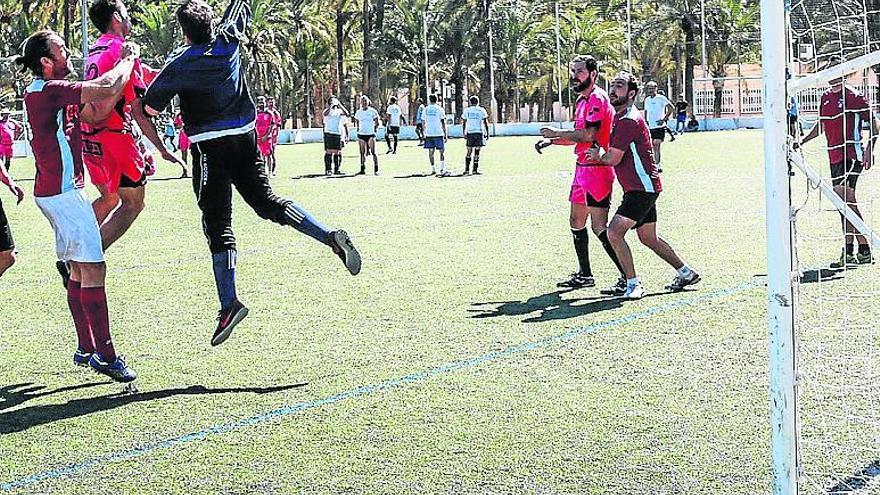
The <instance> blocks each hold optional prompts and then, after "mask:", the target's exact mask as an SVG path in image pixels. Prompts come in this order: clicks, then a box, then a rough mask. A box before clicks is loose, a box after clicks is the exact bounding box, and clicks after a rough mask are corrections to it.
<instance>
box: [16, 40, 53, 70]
mask: <svg viewBox="0 0 880 495" xmlns="http://www.w3.org/2000/svg"><path fill="white" fill-rule="evenodd" d="M52 36H56V34H55V32H54V31H49V30H44V31H37V32H36V33H34V34H32V35H30V36H29V37H28V39H26V40H24V43H22V44H21V55H19V56H17V57H15V63H16V64H18V65H20V66H22V67H21V71H22V72H27V71H28V70H29V71H31V73H32V74H33V75H35V76H38V77H42V76H43V64H42V62H40V59H42V58H43V57H49V58H52V50H51V49H50V48H49V38H51V37H52Z"/></svg>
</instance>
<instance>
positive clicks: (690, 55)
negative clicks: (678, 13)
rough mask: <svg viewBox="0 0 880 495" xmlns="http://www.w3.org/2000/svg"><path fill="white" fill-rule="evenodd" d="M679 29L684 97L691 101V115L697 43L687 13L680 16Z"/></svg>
mask: <svg viewBox="0 0 880 495" xmlns="http://www.w3.org/2000/svg"><path fill="white" fill-rule="evenodd" d="M681 29H682V31H684V39H685V45H684V46H685V59H684V93H685V99H687V100H688V101H690V102H691V107H690V108H691V115H693V114H694V109H695V108H696V104H697V102H696V101H693V100H694V66H695V65H697V43H696V36H695V34H694V31H695V25H694V22H693V20H692V19H691V17H690V16H689V15H686V16H684V17H682V18H681Z"/></svg>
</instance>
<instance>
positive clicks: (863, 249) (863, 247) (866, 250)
mask: <svg viewBox="0 0 880 495" xmlns="http://www.w3.org/2000/svg"><path fill="white" fill-rule="evenodd" d="M859 254H871V246H869V245H868V244H859Z"/></svg>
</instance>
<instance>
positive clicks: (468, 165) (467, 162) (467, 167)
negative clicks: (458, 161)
mask: <svg viewBox="0 0 880 495" xmlns="http://www.w3.org/2000/svg"><path fill="white" fill-rule="evenodd" d="M464 169H465V170H470V169H471V159H470V158H468V157H465V158H464Z"/></svg>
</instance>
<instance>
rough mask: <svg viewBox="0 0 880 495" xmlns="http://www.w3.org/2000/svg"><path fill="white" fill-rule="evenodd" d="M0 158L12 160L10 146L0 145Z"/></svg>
mask: <svg viewBox="0 0 880 495" xmlns="http://www.w3.org/2000/svg"><path fill="white" fill-rule="evenodd" d="M0 158H12V145H11V144H0Z"/></svg>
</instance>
